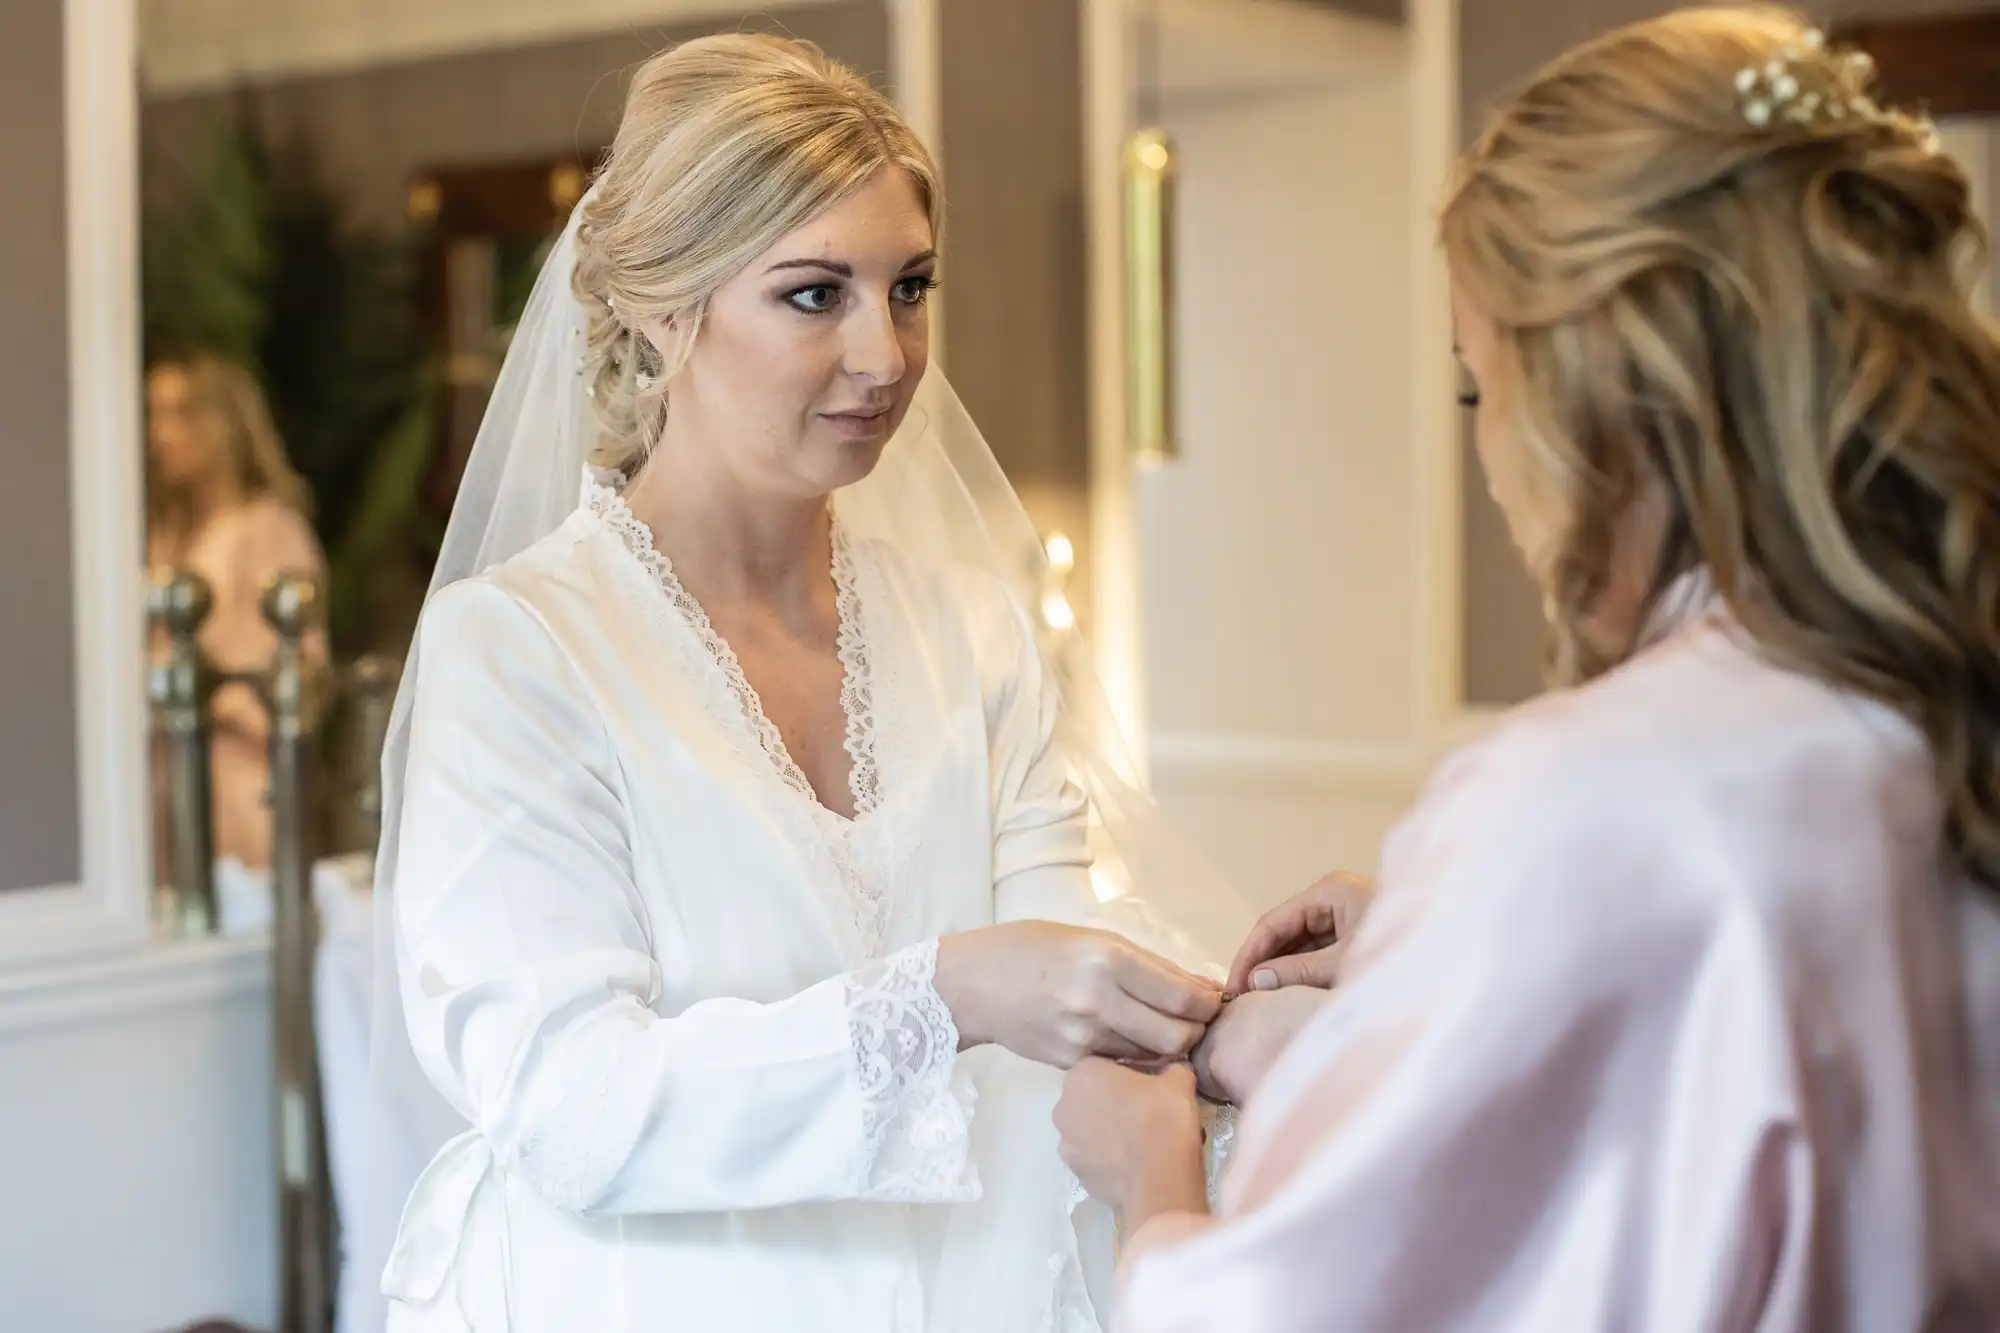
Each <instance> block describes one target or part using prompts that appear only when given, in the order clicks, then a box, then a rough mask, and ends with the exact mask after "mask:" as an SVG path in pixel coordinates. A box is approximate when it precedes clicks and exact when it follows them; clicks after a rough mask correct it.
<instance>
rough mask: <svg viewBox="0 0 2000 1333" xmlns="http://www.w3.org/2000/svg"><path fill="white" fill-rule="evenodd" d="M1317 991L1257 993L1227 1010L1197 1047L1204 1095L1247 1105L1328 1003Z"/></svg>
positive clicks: (1197, 1074)
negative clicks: (1293, 1042)
mask: <svg viewBox="0 0 2000 1333" xmlns="http://www.w3.org/2000/svg"><path fill="white" fill-rule="evenodd" d="M1327 999H1328V996H1327V993H1326V992H1325V991H1323V990H1320V989H1318V988H1317V987H1314V986H1286V987H1284V988H1283V989H1281V990H1274V991H1251V992H1250V993H1249V994H1247V995H1239V996H1237V997H1236V998H1235V999H1233V1000H1231V1001H1230V1002H1229V1003H1228V1004H1225V1005H1223V1006H1222V1014H1221V1016H1220V1017H1218V1018H1217V1019H1216V1020H1215V1022H1213V1023H1211V1024H1210V1025H1209V1028H1208V1035H1207V1036H1205V1037H1203V1038H1202V1039H1201V1045H1199V1046H1197V1047H1195V1051H1194V1072H1195V1077H1196V1080H1197V1081H1198V1083H1199V1085H1200V1088H1201V1095H1202V1096H1204V1097H1206V1098H1208V1099H1209V1100H1210V1101H1217V1102H1228V1103H1230V1104H1232V1105H1235V1106H1242V1105H1243V1104H1244V1103H1246V1102H1248V1101H1249V1100H1250V1096H1251V1094H1252V1093H1254V1092H1256V1090H1257V1088H1258V1086H1259V1085H1260V1084H1262V1083H1263V1081H1264V1075H1265V1074H1267V1073H1269V1072H1270V1069H1271V1066H1272V1065H1274V1064H1276V1063H1277V1062H1278V1057H1279V1056H1280V1055H1282V1054H1284V1051H1285V1048H1286V1047H1287V1046H1290V1045H1291V1044H1292V1038H1293V1037H1296V1036H1297V1035H1298V1034H1299V1029H1300V1028H1303V1027H1304V1026H1305V1025H1306V1024H1307V1023H1309V1022H1311V1021H1312V1019H1313V1017H1314V1015H1316V1014H1318V1013H1319V1011H1320V1009H1321V1008H1322V1007H1323V1006H1324V1005H1325V1004H1326V1001H1327Z"/></svg>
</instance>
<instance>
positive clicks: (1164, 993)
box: [1109, 941, 1222, 1025]
mask: <svg viewBox="0 0 2000 1333" xmlns="http://www.w3.org/2000/svg"><path fill="white" fill-rule="evenodd" d="M1109 965H1110V972H1111V980H1112V982H1113V983H1114V984H1115V985H1116V986H1117V987H1118V989H1119V990H1121V991H1123V992H1124V993H1125V994H1127V995H1129V996H1131V997H1132V998H1133V999H1135V1000H1137V1001H1138V1002H1139V1003H1141V1004H1143V1005H1145V1006H1146V1007H1148V1008H1150V1009H1153V1010H1156V1011H1157V1012H1159V1013H1162V1014H1165V1015H1168V1016H1169V1017H1172V1018H1180V1019H1186V1020H1187V1021H1189V1022H1193V1023H1200V1024H1204V1025H1206V1024H1207V1023H1209V1022H1211V1021H1212V1020H1213V1019H1214V1018H1215V1016H1216V1014H1218V1013H1220V1012H1221V1011H1222V987H1220V986H1218V985H1217V984H1216V983H1215V982H1213V981H1210V980H1209V979H1208V978H1206V977H1198V976H1195V975H1194V974H1193V973H1191V972H1185V971H1183V970H1181V969H1180V968H1178V967H1176V966H1174V965H1173V964H1172V963H1170V962H1168V961H1167V960H1166V959H1164V958H1162V957H1160V956H1159V955H1158V954H1155V953H1149V952H1147V951H1146V950H1144V949H1141V948H1139V947H1138V946H1137V945H1134V944H1128V943H1125V942H1123V941H1120V942H1119V943H1118V944H1117V945H1115V946H1114V947H1113V948H1112V951H1111V955H1110V958H1109Z"/></svg>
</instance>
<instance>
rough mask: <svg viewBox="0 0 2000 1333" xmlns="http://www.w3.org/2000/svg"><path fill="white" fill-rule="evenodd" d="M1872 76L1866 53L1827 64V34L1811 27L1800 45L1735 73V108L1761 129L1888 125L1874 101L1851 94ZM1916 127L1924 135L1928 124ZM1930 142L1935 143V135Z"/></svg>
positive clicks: (1871, 59)
mask: <svg viewBox="0 0 2000 1333" xmlns="http://www.w3.org/2000/svg"><path fill="white" fill-rule="evenodd" d="M1874 73H1875V60H1874V57H1872V56H1870V55H1869V54H1868V53H1867V52H1866V51H1847V52H1843V53H1841V54H1839V55H1837V56H1834V57H1833V58H1832V59H1828V58H1827V55H1826V34H1825V33H1823V32H1821V31H1820V30H1819V29H1817V28H1814V29H1811V30H1809V31H1808V32H1807V33H1806V34H1805V36H1804V37H1803V38H1802V39H1801V42H1800V44H1797V45H1791V46H1786V47H1784V48H1783V49H1782V50H1780V51H1779V52H1778V54H1777V56H1776V57H1774V58H1773V59H1771V60H1769V61H1766V62H1765V63H1764V64H1762V65H1746V66H1745V67H1743V68H1742V69H1740V70H1738V71H1736V93H1737V97H1738V99H1739V102H1738V105H1739V107H1740V109H1741V111H1742V114H1743V119H1744V120H1746V121H1748V122H1749V123H1750V124H1751V125H1752V126H1754V127H1756V128H1757V129H1760V130H1762V129H1770V128H1772V127H1773V126H1777V125H1803V126H1813V125H1838V124H1841V123H1842V122H1845V121H1849V120H1855V121H1874V122H1877V123H1882V124H1886V123H1888V121H1889V119H1890V117H1889V114H1888V113H1887V112H1885V111H1884V110H1883V109H1882V107H1881V106H1879V105H1878V104H1877V103H1876V101H1875V99H1874V98H1872V97H1870V96H1868V95H1867V94H1866V93H1865V92H1859V91H1855V90H1857V89H1861V88H1866V87H1867V86H1868V82H1869V80H1870V79H1871V78H1872V77H1873V76H1874ZM1917 124H1918V125H1919V126H1920V127H1922V128H1924V129H1926V130H1928V129H1929V125H1930V122H1929V121H1927V120H1919V121H1918V122H1917ZM1929 137H1930V138H1931V139H1932V140H1935V138H1936V135H1935V132H1934V131H1933V132H1931V134H1930V136H1929Z"/></svg>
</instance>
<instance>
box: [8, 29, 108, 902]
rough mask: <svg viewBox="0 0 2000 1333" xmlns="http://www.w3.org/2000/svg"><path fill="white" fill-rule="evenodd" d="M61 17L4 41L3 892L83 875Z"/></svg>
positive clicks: (14, 32) (12, 33) (18, 31)
mask: <svg viewBox="0 0 2000 1333" xmlns="http://www.w3.org/2000/svg"><path fill="white" fill-rule="evenodd" d="M62 15H63V3H62V0H10V2H9V4H8V6H7V17H6V20H5V25H4V27H5V32H6V38H5V40H4V41H0V182H4V183H5V189H6V194H7V204H6V207H5V208H4V209H0V293H5V294H6V299H5V300H4V301H0V645H4V647H0V889H10V888H23V887H31V886H36V885H43V884H59V883H73V882H74V881H75V880H76V878H77V876H78V868H79V864H80V858H79V853H80V843H79V836H80V825H79V811H78V789H77V725H76V724H77V713H76V704H77V700H76V669H75V668H76V661H75V652H76V649H75V643H74V628H75V627H74V622H73V617H72V612H71V606H70V583H71V576H70V512H69V350H68V332H67V291H66V286H65V260H64V236H63V233H64V210H63V115H62V105H63V82H62V70H63V40H62ZM129 391H130V390H129V388H128V387H127V386H122V385H111V386H106V392H111V393H122V392H129ZM134 669H135V670H136V669H137V663H134Z"/></svg>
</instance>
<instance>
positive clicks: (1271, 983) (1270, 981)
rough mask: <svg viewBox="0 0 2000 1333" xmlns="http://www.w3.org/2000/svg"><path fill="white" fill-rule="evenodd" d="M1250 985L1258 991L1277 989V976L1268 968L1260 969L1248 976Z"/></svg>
mask: <svg viewBox="0 0 2000 1333" xmlns="http://www.w3.org/2000/svg"><path fill="white" fill-rule="evenodd" d="M1250 984H1251V985H1253V986H1255V987H1256V988H1257V989H1258V990H1276V989H1278V974H1277V973H1276V972H1273V971H1272V970H1271V969H1270V968H1268V967H1260V968H1258V969H1257V970H1256V971H1255V972H1252V973H1251V974H1250Z"/></svg>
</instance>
